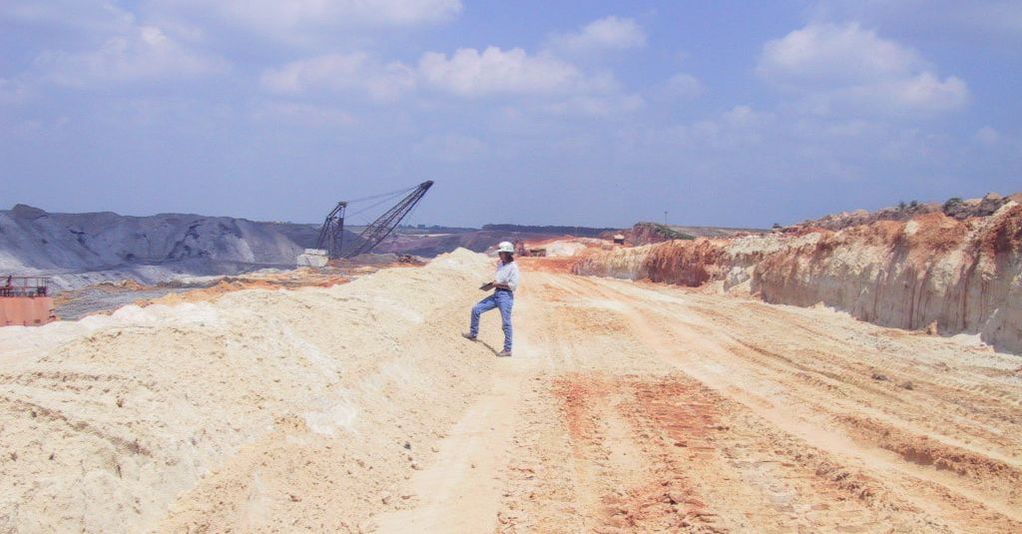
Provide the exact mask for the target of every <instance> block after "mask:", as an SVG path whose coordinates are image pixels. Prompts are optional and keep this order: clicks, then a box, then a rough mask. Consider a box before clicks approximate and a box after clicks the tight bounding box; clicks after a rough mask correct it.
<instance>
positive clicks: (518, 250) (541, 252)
mask: <svg viewBox="0 0 1022 534" xmlns="http://www.w3.org/2000/svg"><path fill="white" fill-rule="evenodd" d="M515 256H518V257H520V258H525V257H529V256H534V257H538V258H542V257H545V256H546V249H545V248H525V241H522V240H521V239H516V240H515Z"/></svg>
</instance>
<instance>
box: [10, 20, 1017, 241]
mask: <svg viewBox="0 0 1022 534" xmlns="http://www.w3.org/2000/svg"><path fill="white" fill-rule="evenodd" d="M0 47H2V50H3V54H0V186H2V189H0V190H2V193H0V207H4V208H6V207H9V206H11V205H13V204H14V203H17V202H23V203H28V204H32V205H36V206H39V207H42V208H44V209H47V210H51V211H101V210H110V211H116V212H119V213H124V214H133V215H145V214H152V213H159V212H171V211H176V212H192V213H203V214H210V215H233V216H242V217H248V218H253V219H261V220H292V221H299V222H316V221H318V220H320V219H321V217H322V216H323V215H324V214H325V213H326V212H327V211H329V210H330V208H331V207H332V206H333V204H334V203H335V202H336V201H337V200H341V199H347V198H358V197H363V196H368V195H371V194H374V193H379V192H383V191H390V190H394V189H398V188H402V187H405V186H412V185H414V184H416V183H418V182H420V181H422V180H425V179H433V180H435V181H436V183H437V185H436V187H435V188H434V190H433V191H431V192H430V193H429V195H428V196H427V197H426V199H425V200H424V202H423V204H422V205H421V206H420V208H419V209H418V210H417V211H416V212H415V214H414V216H413V219H412V222H417V223H437V224H452V225H480V224H483V223H487V222H514V223H521V224H579V225H599V226H626V225H630V224H632V223H633V222H636V221H639V220H650V219H657V220H659V219H662V218H663V212H664V211H665V210H666V211H668V220H669V221H670V222H671V223H674V224H708V225H729V226H769V225H770V224H772V223H774V222H781V223H791V222H797V221H799V220H802V219H806V218H810V217H816V216H820V215H823V214H826V213H831V212H836V211H842V210H851V209H856V208H869V209H873V208H878V207H882V206H888V205H893V204H896V203H897V202H898V201H899V200H905V201H908V200H916V199H917V200H923V201H942V200H944V199H946V198H948V197H951V196H961V197H974V196H981V195H983V194H984V193H986V192H988V191H999V192H1002V193H1004V192H1012V191H1017V190H1022V125H1020V118H1022V103H1020V99H1019V97H1018V95H1019V94H1022V1H1003V0H1002V1H983V0H979V1H973V2H960V1H952V0H901V1H899V0H883V1H881V0H872V1H871V0H866V1H862V0H860V1H845V0H829V1H819V2H809V1H790V2H769V3H768V2H737V1H720V2H682V1H677V2H645V1H630V2H607V1H586V2H535V1H520V2H496V1H490V2H474V1H471V0H336V1H330V0H292V1H290V2H277V1H272V0H247V1H242V0H215V1H214V0H139V1H134V2H127V1H122V2H116V1H107V2H101V1H100V2H91V1H88V0H74V1H72V0H54V1H50V2H37V1H22V0H6V1H5V2H4V3H2V4H0Z"/></svg>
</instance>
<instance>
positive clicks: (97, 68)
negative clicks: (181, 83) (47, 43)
mask: <svg viewBox="0 0 1022 534" xmlns="http://www.w3.org/2000/svg"><path fill="white" fill-rule="evenodd" d="M35 66H36V68H37V69H38V70H39V74H40V76H41V77H42V78H43V79H46V80H49V81H52V82H55V83H58V84H62V85H68V86H73V87H84V86H88V85H95V84H105V83H110V82H135V81H151V80H159V79H168V78H190V77H195V76H199V75H203V74H208V73H212V72H217V71H220V70H223V69H224V68H225V64H224V62H223V61H221V60H219V59H215V58H211V57H207V56H204V55H202V54H200V53H197V52H194V51H192V50H189V49H187V48H186V47H184V46H182V45H181V44H180V43H178V42H176V41H174V40H173V39H171V38H170V37H168V36H167V35H166V34H165V33H164V32H163V31H162V30H161V29H160V28H157V27H155V26H134V27H132V28H131V29H130V30H129V31H127V32H125V33H124V34H122V35H118V36H116V37H112V38H110V39H108V40H107V41H106V42H105V43H103V45H102V46H100V47H99V48H98V49H94V50H88V51H82V52H63V51H56V52H53V51H51V52H44V53H43V54H41V55H40V56H39V57H38V58H37V59H36V62H35Z"/></svg>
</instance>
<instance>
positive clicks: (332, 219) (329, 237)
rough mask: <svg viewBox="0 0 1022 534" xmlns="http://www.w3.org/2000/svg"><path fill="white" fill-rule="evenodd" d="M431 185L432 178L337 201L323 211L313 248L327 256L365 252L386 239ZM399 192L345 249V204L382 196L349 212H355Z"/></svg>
mask: <svg viewBox="0 0 1022 534" xmlns="http://www.w3.org/2000/svg"><path fill="white" fill-rule="evenodd" d="M432 186H433V181H432V180H427V181H425V182H422V183H421V184H419V185H417V186H415V187H413V188H411V189H402V190H400V191H393V192H390V193H384V194H382V195H376V196H372V197H367V198H361V199H358V200H342V201H341V202H338V203H337V206H335V207H334V209H333V210H332V211H330V213H329V214H327V216H326V220H325V221H323V227H322V228H320V230H319V238H318V239H317V240H316V248H317V249H321V250H325V251H326V253H327V255H328V256H329V257H330V258H331V259H334V258H351V257H354V256H358V255H359V254H366V253H368V252H370V251H372V250H373V249H374V248H376V245H379V244H380V243H381V242H383V240H384V239H386V238H387V236H389V235H390V234H391V232H393V231H394V229H395V228H397V226H398V225H399V224H401V221H402V220H403V219H404V218H405V217H406V216H408V214H409V213H410V212H411V211H412V209H414V208H415V205H416V204H418V203H419V201H420V200H422V197H423V195H425V194H426V191H429V188H430V187H432ZM401 194H405V196H404V197H403V198H402V199H401V200H400V201H398V203H397V204H395V205H394V206H393V207H391V208H390V209H388V210H387V211H385V212H384V213H383V215H380V216H379V217H377V218H376V220H375V221H373V222H372V223H370V224H369V225H368V226H366V227H365V229H364V230H362V233H361V234H359V235H358V239H356V240H355V242H354V243H351V244H350V245H349V246H348V247H347V248H345V246H344V245H345V243H344V218H345V212H346V211H347V210H348V205H349V204H354V203H356V202H361V201H366V200H373V199H380V198H382V200H378V201H377V202H376V203H374V204H372V205H371V206H368V207H366V208H364V209H362V210H361V211H359V212H357V213H354V214H352V215H357V214H359V213H363V212H365V211H368V210H370V209H372V208H374V207H377V206H379V205H380V204H383V203H384V202H387V201H388V200H391V199H393V198H395V197H397V196H399V195H401Z"/></svg>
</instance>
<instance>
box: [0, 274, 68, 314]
mask: <svg viewBox="0 0 1022 534" xmlns="http://www.w3.org/2000/svg"><path fill="white" fill-rule="evenodd" d="M55 319H56V316H54V315H53V297H50V296H49V291H48V289H47V280H46V278H42V277H38V276H13V275H8V276H7V277H0V326H10V325H21V326H35V325H43V324H46V323H48V322H50V321H53V320H55Z"/></svg>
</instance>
